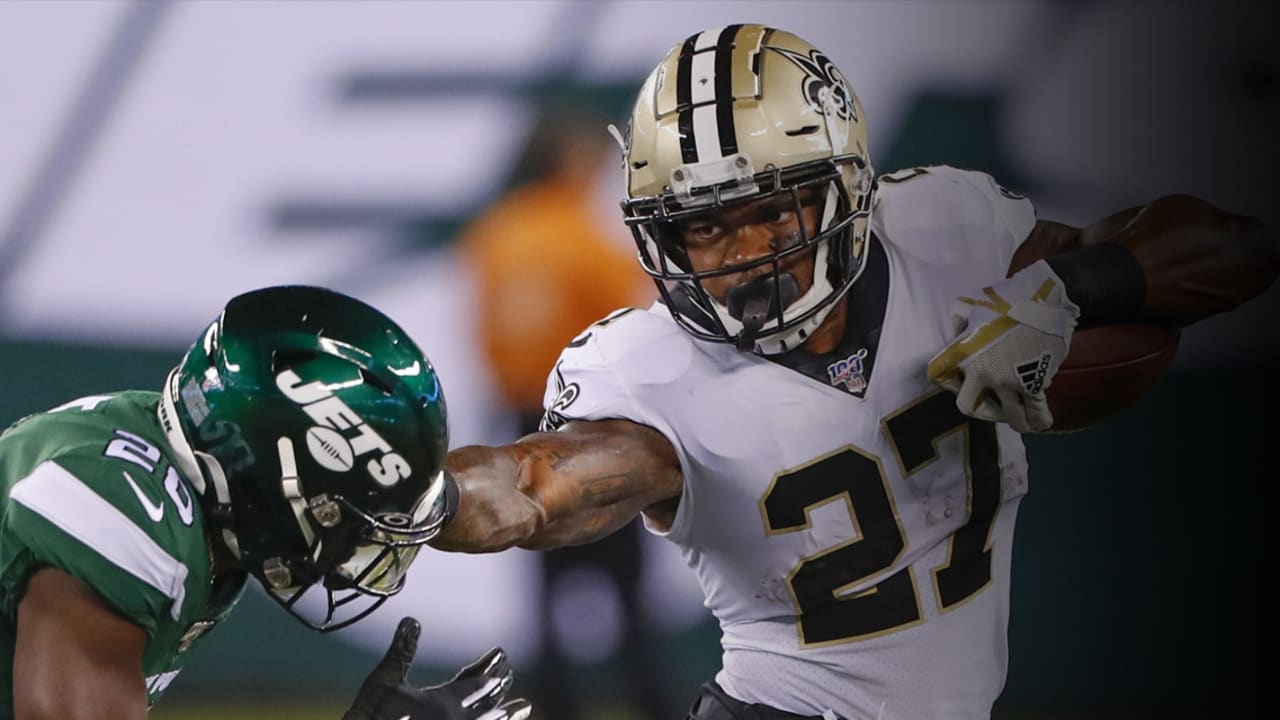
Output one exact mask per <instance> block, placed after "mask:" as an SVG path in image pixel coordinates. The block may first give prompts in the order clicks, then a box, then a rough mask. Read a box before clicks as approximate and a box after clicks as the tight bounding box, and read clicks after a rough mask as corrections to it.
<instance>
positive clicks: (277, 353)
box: [271, 350, 316, 374]
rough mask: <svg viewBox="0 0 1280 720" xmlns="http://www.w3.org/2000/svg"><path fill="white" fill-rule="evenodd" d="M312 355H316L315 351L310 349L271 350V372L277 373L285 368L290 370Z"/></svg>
mask: <svg viewBox="0 0 1280 720" xmlns="http://www.w3.org/2000/svg"><path fill="white" fill-rule="evenodd" d="M313 357H316V353H315V352H314V351H311V350H273V351H272V352H271V372H272V373H275V374H279V373H282V372H284V371H285V370H292V369H294V368H296V367H298V366H299V365H302V364H304V363H306V362H307V361H308V360H310V359H311V358H313Z"/></svg>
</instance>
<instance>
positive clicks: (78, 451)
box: [0, 391, 245, 720]
mask: <svg viewBox="0 0 1280 720" xmlns="http://www.w3.org/2000/svg"><path fill="white" fill-rule="evenodd" d="M159 401H160V395H159V393H153V392H133V391H131V392H121V393H116V394H111V395H100V396H94V397H87V398H82V399H80V400H76V401H74V402H70V403H67V404H66V405H63V406H61V407H58V408H55V409H53V410H50V411H48V412H45V413H40V414H36V415H32V416H29V417H27V418H24V419H23V420H21V421H19V422H18V423H16V424H15V425H13V426H12V427H10V428H9V429H8V430H6V431H5V432H4V433H3V434H2V435H0V720H7V719H8V718H12V717H13V653H14V646H15V640H16V638H17V613H18V605H19V603H20V602H21V601H22V595H23V592H24V591H25V590H26V584H27V580H28V579H29V578H30V576H31V574H32V573H33V572H34V571H36V570H38V569H40V568H42V567H53V568H57V569H59V570H62V571H63V572H66V573H68V574H70V575H72V576H73V577H75V578H77V579H78V580H79V581H80V582H82V583H84V584H85V585H86V586H87V587H89V588H92V589H93V590H94V591H95V592H97V594H98V595H99V596H101V598H102V599H103V600H104V601H105V602H106V603H107V605H109V606H110V607H111V608H112V609H113V610H115V611H116V612H118V613H119V614H120V615H122V616H124V617H126V618H128V619H130V620H131V621H133V622H134V623H136V624H137V625H138V626H139V627H141V628H142V629H143V630H145V631H146V633H147V645H146V650H145V651H144V654H143V659H142V664H143V672H144V675H145V676H146V683H147V693H148V702H149V703H155V701H156V700H157V699H158V698H159V697H160V696H161V695H162V694H163V693H164V691H165V689H166V688H167V687H168V686H169V684H170V683H171V682H172V681H173V678H174V677H175V676H176V675H177V674H178V672H179V670H181V668H182V665H183V662H184V661H185V658H186V653H187V652H189V651H190V649H191V648H192V647H193V645H194V644H195V642H196V640H197V639H198V638H199V637H200V636H201V635H203V634H204V633H205V632H206V631H207V630H209V629H210V628H212V627H213V626H214V625H215V624H216V623H217V622H219V621H220V620H222V619H223V618H224V617H225V616H226V614H227V613H228V612H230V610H231V608H232V607H233V606H234V605H235V603H236V602H237V601H238V600H239V599H240V596H241V594H242V592H243V591H244V581H245V576H244V574H242V573H228V574H224V575H222V576H219V577H217V578H214V577H212V574H211V567H210V565H211V557H210V546H209V539H208V536H207V535H206V531H205V524H204V518H203V515H202V513H201V509H200V506H199V505H198V503H197V502H196V497H195V491H194V490H193V489H192V487H191V485H190V483H189V481H188V479H187V478H186V477H184V476H183V475H182V473H181V471H180V470H179V469H178V467H177V465H176V464H175V462H174V451H173V449H172V447H171V445H170V444H169V443H168V442H167V441H166V439H165V436H164V432H163V430H162V429H161V426H160V422H159V420H158V419H157V417H156V407H157V404H158V403H159ZM215 581H216V582H215Z"/></svg>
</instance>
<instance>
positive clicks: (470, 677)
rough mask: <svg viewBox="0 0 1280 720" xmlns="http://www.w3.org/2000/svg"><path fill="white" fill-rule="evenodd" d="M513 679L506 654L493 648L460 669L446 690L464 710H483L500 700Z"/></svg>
mask: <svg viewBox="0 0 1280 720" xmlns="http://www.w3.org/2000/svg"><path fill="white" fill-rule="evenodd" d="M514 678H515V676H514V674H513V673H512V671H511V667H510V666H509V665H508V664H507V654H506V652H505V651H504V650H503V649H502V648H493V649H492V650H490V651H489V652H487V653H485V654H484V655H482V656H481V657H480V659H479V660H476V661H475V662H473V663H471V664H470V665H468V666H467V667H465V668H463V669H462V671H461V672H459V673H458V674H457V676H456V677H454V679H453V682H451V683H449V687H450V690H451V691H452V692H453V693H454V695H455V696H456V697H458V698H461V700H460V702H461V703H462V706H463V707H464V708H469V709H474V710H480V711H484V710H489V709H490V708H493V707H495V706H496V705H497V704H498V703H499V702H501V701H502V698H503V696H505V695H506V693H507V691H508V690H510V689H511V684H512V682H513V681H514Z"/></svg>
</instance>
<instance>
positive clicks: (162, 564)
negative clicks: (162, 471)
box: [9, 461, 187, 620]
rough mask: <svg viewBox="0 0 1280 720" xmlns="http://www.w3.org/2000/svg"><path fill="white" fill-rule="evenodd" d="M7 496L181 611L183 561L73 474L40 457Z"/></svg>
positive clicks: (175, 612)
mask: <svg viewBox="0 0 1280 720" xmlns="http://www.w3.org/2000/svg"><path fill="white" fill-rule="evenodd" d="M9 497H10V498H11V499H13V500H14V501H16V502H18V503H21V504H22V505H23V506H25V507H26V508H28V509H29V510H31V511H32V512H34V513H36V514H37V515H39V516H41V517H43V518H44V519H45V520H48V521H49V522H51V523H53V524H54V525H56V526H57V527H58V528H59V529H61V530H62V531H63V532H65V533H67V534H68V535H70V536H71V537H73V538H75V539H76V540H79V541H80V542H82V543H84V544H85V545H87V546H89V547H90V548H93V550H95V551H96V552H97V553H98V554H99V555H101V556H102V557H103V558H105V559H106V560H108V561H109V562H111V563H112V564H113V565H115V566H116V567H118V568H120V569H121V570H123V571H125V572H127V573H129V574H130V575H132V576H134V577H136V578H138V579H139V580H141V581H143V582H145V583H146V584H148V585H150V586H151V587H153V588H155V589H156V590H158V591H160V592H161V593H163V594H164V595H165V596H166V597H168V598H170V599H172V600H173V608H172V611H171V614H172V615H173V619H174V620H177V619H178V618H179V617H180V616H181V613H182V602H183V600H184V599H185V596H186V580H187V566H186V565H185V564H183V563H181V562H178V561H177V560H176V559H175V558H174V557H173V556H172V555H170V554H169V553H167V552H165V551H164V549H163V548H161V547H160V546H159V545H158V544H156V542H155V541H154V540H152V539H151V538H150V537H148V536H147V534H146V533H145V532H143V531H142V529H141V528H139V527H138V526H137V525H136V524H134V522H133V521H132V520H130V519H129V518H128V517H127V516H126V515H125V514H124V513H122V512H120V510H118V509H117V508H116V507H115V506H113V505H112V504H111V503H109V502H107V501H106V500H103V499H102V497H101V496H99V495H98V494H97V493H95V492H94V491H93V490H92V489H90V488H89V487H88V486H87V485H85V484H84V483H83V482H81V481H80V479H79V478H77V477H76V476H75V475H72V474H71V473H69V472H67V471H66V470H65V469H63V468H62V467H60V466H58V465H57V464H56V463H54V462H53V461H46V462H43V463H41V464H40V465H38V466H36V469H35V470H33V471H32V472H31V474H30V475H28V476H26V477H25V478H23V479H22V480H19V481H18V482H17V483H16V484H14V486H13V490H12V491H11V492H10V493H9ZM86 518H92V521H91V522H86V521H85V519H86Z"/></svg>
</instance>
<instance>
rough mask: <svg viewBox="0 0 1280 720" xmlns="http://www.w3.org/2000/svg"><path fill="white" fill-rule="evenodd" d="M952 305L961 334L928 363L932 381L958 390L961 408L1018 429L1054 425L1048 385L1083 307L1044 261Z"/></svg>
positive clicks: (1024, 430)
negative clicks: (1077, 303) (1066, 290)
mask: <svg viewBox="0 0 1280 720" xmlns="http://www.w3.org/2000/svg"><path fill="white" fill-rule="evenodd" d="M982 293H983V297H982V298H980V299H974V298H969V297H961V298H958V299H957V300H956V301H955V302H953V303H952V304H951V319H952V323H953V325H954V330H955V332H956V333H957V337H956V339H955V340H953V341H951V343H950V344H949V345H947V346H946V347H945V348H943V349H942V351H941V352H939V353H938V354H937V355H934V356H933V359H932V360H930V361H929V369H928V374H929V379H930V380H932V381H934V382H936V383H938V384H939V385H942V386H943V387H945V388H947V389H948V390H950V391H952V392H954V393H956V407H958V408H959V409H960V412H962V413H964V414H965V415H968V416H970V417H975V418H978V419H979V420H990V421H992V422H1003V423H1008V424H1009V426H1010V427H1012V428H1013V429H1014V430H1017V431H1018V432H1042V431H1044V430H1048V429H1049V428H1050V427H1052V426H1053V413H1051V412H1050V411H1049V403H1048V401H1047V400H1046V399H1045V394H1044V391H1045V390H1046V389H1048V387H1049V383H1050V382H1052V381H1053V376H1054V373H1056V372H1058V367H1059V366H1061V365H1062V361H1063V359H1065V358H1066V356H1067V349H1068V348H1069V347H1070V346H1071V333H1072V331H1073V330H1074V329H1075V326H1076V319H1077V318H1079V317H1080V308H1079V307H1077V306H1076V305H1075V303H1073V302H1071V300H1070V299H1069V298H1068V297H1067V294H1066V292H1065V291H1064V290H1063V288H1062V281H1061V280H1060V279H1059V278H1058V276H1057V275H1056V274H1054V272H1053V270H1052V269H1051V268H1050V267H1049V264H1048V263H1047V262H1045V261H1044V260H1040V261H1038V262H1036V263H1034V264H1032V265H1030V266H1029V267H1026V268H1023V269H1022V270H1019V271H1018V272H1017V273H1014V275H1013V277H1011V278H1008V279H1006V280H1002V281H1000V282H998V283H996V284H994V285H992V286H991V287H987V288H983V289H982Z"/></svg>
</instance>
